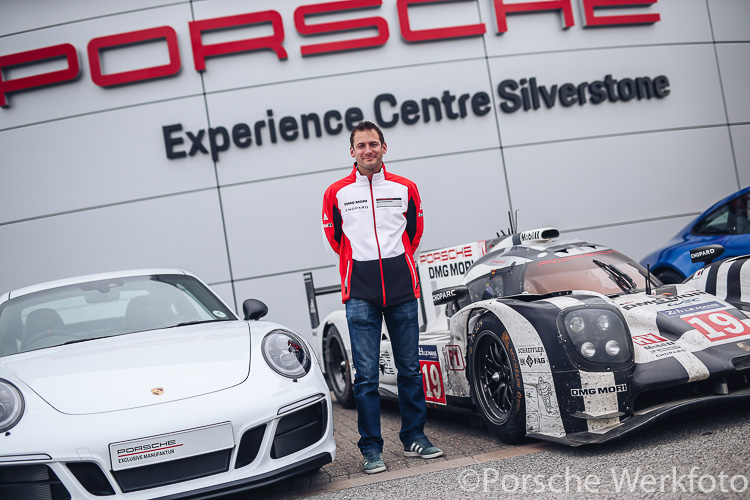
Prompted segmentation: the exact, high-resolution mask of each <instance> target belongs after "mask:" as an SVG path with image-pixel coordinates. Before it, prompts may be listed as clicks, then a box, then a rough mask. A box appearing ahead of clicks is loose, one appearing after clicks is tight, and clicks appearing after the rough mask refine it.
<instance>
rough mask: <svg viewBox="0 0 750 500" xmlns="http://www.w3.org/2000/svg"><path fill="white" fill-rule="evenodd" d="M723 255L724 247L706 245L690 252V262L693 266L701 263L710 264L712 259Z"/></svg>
mask: <svg viewBox="0 0 750 500" xmlns="http://www.w3.org/2000/svg"><path fill="white" fill-rule="evenodd" d="M723 253H724V247H723V246H721V245H707V246H705V247H698V248H694V249H692V250H690V260H691V261H692V262H693V264H697V263H699V262H703V263H704V264H710V263H711V261H713V260H714V259H717V258H719V256H720V255H721V254H723Z"/></svg>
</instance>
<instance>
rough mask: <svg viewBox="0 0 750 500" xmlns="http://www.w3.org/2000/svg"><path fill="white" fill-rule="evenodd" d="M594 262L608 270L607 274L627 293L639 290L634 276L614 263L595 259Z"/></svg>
mask: <svg viewBox="0 0 750 500" xmlns="http://www.w3.org/2000/svg"><path fill="white" fill-rule="evenodd" d="M593 261H594V264H596V265H597V266H599V267H601V268H602V269H604V270H605V271H606V272H607V275H608V276H609V277H610V278H612V281H614V282H615V283H616V284H617V286H619V287H620V288H621V289H622V291H623V292H625V293H635V292H637V291H638V285H636V284H635V281H633V278H631V277H630V276H628V274H627V273H624V272H623V271H622V270H620V269H619V268H618V267H617V266H614V265H612V264H607V263H605V262H602V261H600V260H596V259H593Z"/></svg>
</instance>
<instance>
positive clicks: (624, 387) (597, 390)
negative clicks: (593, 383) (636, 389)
mask: <svg viewBox="0 0 750 500" xmlns="http://www.w3.org/2000/svg"><path fill="white" fill-rule="evenodd" d="M617 392H628V384H618V385H610V386H607V387H586V388H581V389H571V390H570V395H571V396H595V395H597V394H612V393H617Z"/></svg>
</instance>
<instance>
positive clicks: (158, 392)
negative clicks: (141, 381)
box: [151, 387, 164, 396]
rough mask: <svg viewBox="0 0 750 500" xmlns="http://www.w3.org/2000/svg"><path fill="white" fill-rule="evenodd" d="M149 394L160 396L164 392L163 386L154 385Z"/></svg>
mask: <svg viewBox="0 0 750 500" xmlns="http://www.w3.org/2000/svg"><path fill="white" fill-rule="evenodd" d="M151 394H153V395H154V396H161V395H162V394H164V388H163V387H154V388H153V389H151Z"/></svg>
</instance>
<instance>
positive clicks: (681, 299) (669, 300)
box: [622, 290, 706, 311]
mask: <svg viewBox="0 0 750 500" xmlns="http://www.w3.org/2000/svg"><path fill="white" fill-rule="evenodd" d="M705 294H706V292H701V291H700V290H696V291H694V292H689V293H685V294H682V295H675V296H674V297H671V296H662V297H658V298H655V299H651V300H644V301H642V302H624V303H623V304H622V308H623V309H625V310H626V311H629V310H630V309H634V308H636V307H643V306H653V305H658V304H668V305H670V306H674V305H679V304H684V303H687V302H688V301H686V300H685V299H686V298H688V297H697V296H700V295H705ZM689 302H692V301H689Z"/></svg>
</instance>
